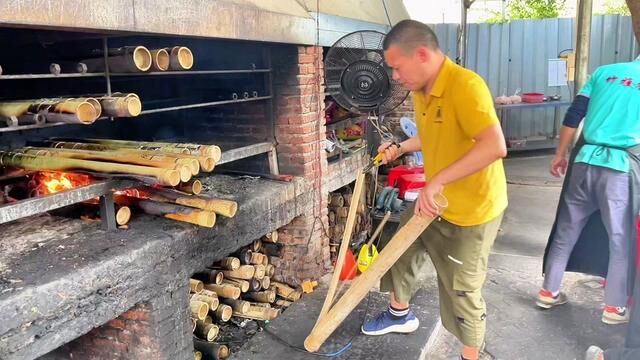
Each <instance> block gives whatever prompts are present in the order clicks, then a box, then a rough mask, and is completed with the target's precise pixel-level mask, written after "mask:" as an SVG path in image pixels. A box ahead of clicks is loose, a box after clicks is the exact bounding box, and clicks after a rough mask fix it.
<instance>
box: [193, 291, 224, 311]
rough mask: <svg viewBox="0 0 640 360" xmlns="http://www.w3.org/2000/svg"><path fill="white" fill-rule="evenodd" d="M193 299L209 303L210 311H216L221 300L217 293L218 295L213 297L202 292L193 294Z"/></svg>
mask: <svg viewBox="0 0 640 360" xmlns="http://www.w3.org/2000/svg"><path fill="white" fill-rule="evenodd" d="M191 300H193V301H201V302H203V303H207V305H209V311H216V309H217V308H218V305H220V300H218V296H217V295H216V297H211V296H205V295H202V294H193V295H191Z"/></svg>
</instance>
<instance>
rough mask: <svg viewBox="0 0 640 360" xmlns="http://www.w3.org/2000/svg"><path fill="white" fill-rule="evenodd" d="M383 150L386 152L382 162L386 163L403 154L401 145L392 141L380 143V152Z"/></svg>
mask: <svg viewBox="0 0 640 360" xmlns="http://www.w3.org/2000/svg"><path fill="white" fill-rule="evenodd" d="M382 152H383V153H384V156H383V157H382V161H381V163H382V164H385V165H386V164H388V163H390V162H393V161H395V160H396V159H397V158H399V157H400V156H402V154H403V152H402V149H400V146H399V145H395V144H393V143H390V142H386V143H383V144H382V145H380V147H378V153H382Z"/></svg>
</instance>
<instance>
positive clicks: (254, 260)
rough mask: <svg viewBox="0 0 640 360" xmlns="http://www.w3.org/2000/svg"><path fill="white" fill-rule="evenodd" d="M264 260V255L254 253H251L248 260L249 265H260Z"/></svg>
mask: <svg viewBox="0 0 640 360" xmlns="http://www.w3.org/2000/svg"><path fill="white" fill-rule="evenodd" d="M264 258H266V255H264V254H260V253H257V252H254V253H251V259H250V260H249V263H250V264H253V265H262V263H263V262H264Z"/></svg>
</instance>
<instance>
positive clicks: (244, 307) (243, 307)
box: [221, 299, 251, 313]
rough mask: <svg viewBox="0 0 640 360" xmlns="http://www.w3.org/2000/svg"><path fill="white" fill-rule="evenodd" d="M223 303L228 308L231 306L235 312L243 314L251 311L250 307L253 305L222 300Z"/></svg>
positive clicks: (240, 301) (238, 301) (241, 301)
mask: <svg viewBox="0 0 640 360" xmlns="http://www.w3.org/2000/svg"><path fill="white" fill-rule="evenodd" d="M221 301H222V303H223V304H225V305H228V306H231V309H232V310H233V312H234V313H235V312H241V313H245V312H247V311H249V307H250V306H251V303H250V302H248V301H244V300H233V299H221Z"/></svg>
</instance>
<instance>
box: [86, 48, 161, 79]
mask: <svg viewBox="0 0 640 360" xmlns="http://www.w3.org/2000/svg"><path fill="white" fill-rule="evenodd" d="M108 55H109V56H108V57H107V63H108V64H109V70H110V71H113V72H123V73H129V72H144V71H147V70H149V68H151V64H152V63H153V61H152V59H151V53H150V52H149V50H148V49H147V48H146V47H144V46H127V47H123V48H119V49H109V52H108ZM82 62H83V63H85V64H86V65H87V70H88V71H89V72H98V71H104V64H105V61H104V58H102V57H100V58H93V59H86V60H82Z"/></svg>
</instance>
